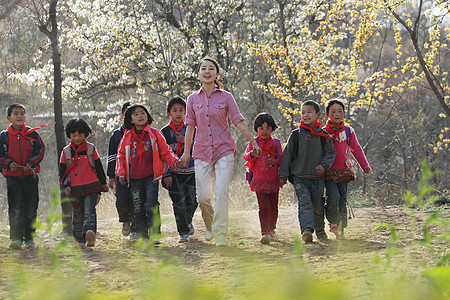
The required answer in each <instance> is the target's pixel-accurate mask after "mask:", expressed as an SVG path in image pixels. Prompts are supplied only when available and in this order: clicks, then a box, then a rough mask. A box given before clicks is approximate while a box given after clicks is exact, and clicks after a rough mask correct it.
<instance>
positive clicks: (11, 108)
mask: <svg viewBox="0 0 450 300" xmlns="http://www.w3.org/2000/svg"><path fill="white" fill-rule="evenodd" d="M14 108H22V109H23V111H25V106H23V104H20V103H13V104H11V105H10V106H8V108H7V109H6V115H7V116H9V117H11V114H12V111H13V109H14Z"/></svg>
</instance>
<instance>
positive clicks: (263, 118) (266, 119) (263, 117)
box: [253, 112, 278, 132]
mask: <svg viewBox="0 0 450 300" xmlns="http://www.w3.org/2000/svg"><path fill="white" fill-rule="evenodd" d="M264 123H267V126H270V127H272V131H275V129H277V128H278V126H277V124H275V121H274V119H273V118H272V116H271V115H270V114H268V113H265V112H263V113H260V114H259V115H257V116H256V118H255V121H254V122H253V129H254V130H255V131H256V132H258V127H261V126H263V124H264Z"/></svg>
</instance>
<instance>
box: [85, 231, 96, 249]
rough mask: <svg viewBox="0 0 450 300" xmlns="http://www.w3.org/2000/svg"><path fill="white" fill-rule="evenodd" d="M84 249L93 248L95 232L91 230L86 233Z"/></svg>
mask: <svg viewBox="0 0 450 300" xmlns="http://www.w3.org/2000/svg"><path fill="white" fill-rule="evenodd" d="M85 237H86V247H94V246H95V232H94V231H92V230H88V231H87V232H86V235H85Z"/></svg>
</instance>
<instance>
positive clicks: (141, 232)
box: [116, 104, 179, 245]
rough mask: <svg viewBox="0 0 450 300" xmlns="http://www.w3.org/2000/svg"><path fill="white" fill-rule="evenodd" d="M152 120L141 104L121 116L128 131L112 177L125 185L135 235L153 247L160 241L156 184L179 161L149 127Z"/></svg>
mask: <svg viewBox="0 0 450 300" xmlns="http://www.w3.org/2000/svg"><path fill="white" fill-rule="evenodd" d="M152 122H153V118H152V116H151V115H150V113H149V112H148V110H147V108H146V107H145V106H143V105H142V104H134V105H132V106H130V108H128V110H127V112H126V113H125V120H124V127H125V128H126V129H128V130H127V131H126V132H125V134H124V136H123V138H122V140H121V141H120V144H119V149H118V152H117V163H116V176H117V177H118V178H119V183H120V184H122V185H129V187H130V190H131V194H132V198H133V203H134V221H135V223H136V233H137V235H136V236H135V237H133V240H134V241H136V240H137V239H139V238H141V239H142V240H143V241H144V242H148V240H149V237H150V235H149V230H150V231H151V233H152V234H154V236H152V242H153V243H154V244H155V245H157V244H160V243H161V241H160V240H159V238H158V235H159V234H160V233H161V228H160V225H161V224H160V213H159V202H158V188H159V185H158V181H159V180H160V179H161V178H162V177H163V175H164V174H165V173H166V171H167V169H168V167H171V168H176V167H177V162H178V160H179V158H178V157H177V156H176V155H175V154H174V153H173V151H172V149H171V148H170V146H169V145H167V143H166V140H165V138H164V136H163V134H162V133H161V131H160V130H158V129H155V128H152V127H150V124H151V123H152Z"/></svg>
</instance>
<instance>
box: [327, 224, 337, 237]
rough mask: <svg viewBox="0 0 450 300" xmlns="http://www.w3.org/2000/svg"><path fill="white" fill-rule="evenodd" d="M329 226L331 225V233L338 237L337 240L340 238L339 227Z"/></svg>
mask: <svg viewBox="0 0 450 300" xmlns="http://www.w3.org/2000/svg"><path fill="white" fill-rule="evenodd" d="M329 225H330V232H332V233H334V235H336V238H338V235H339V226H338V225H337V224H329Z"/></svg>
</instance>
